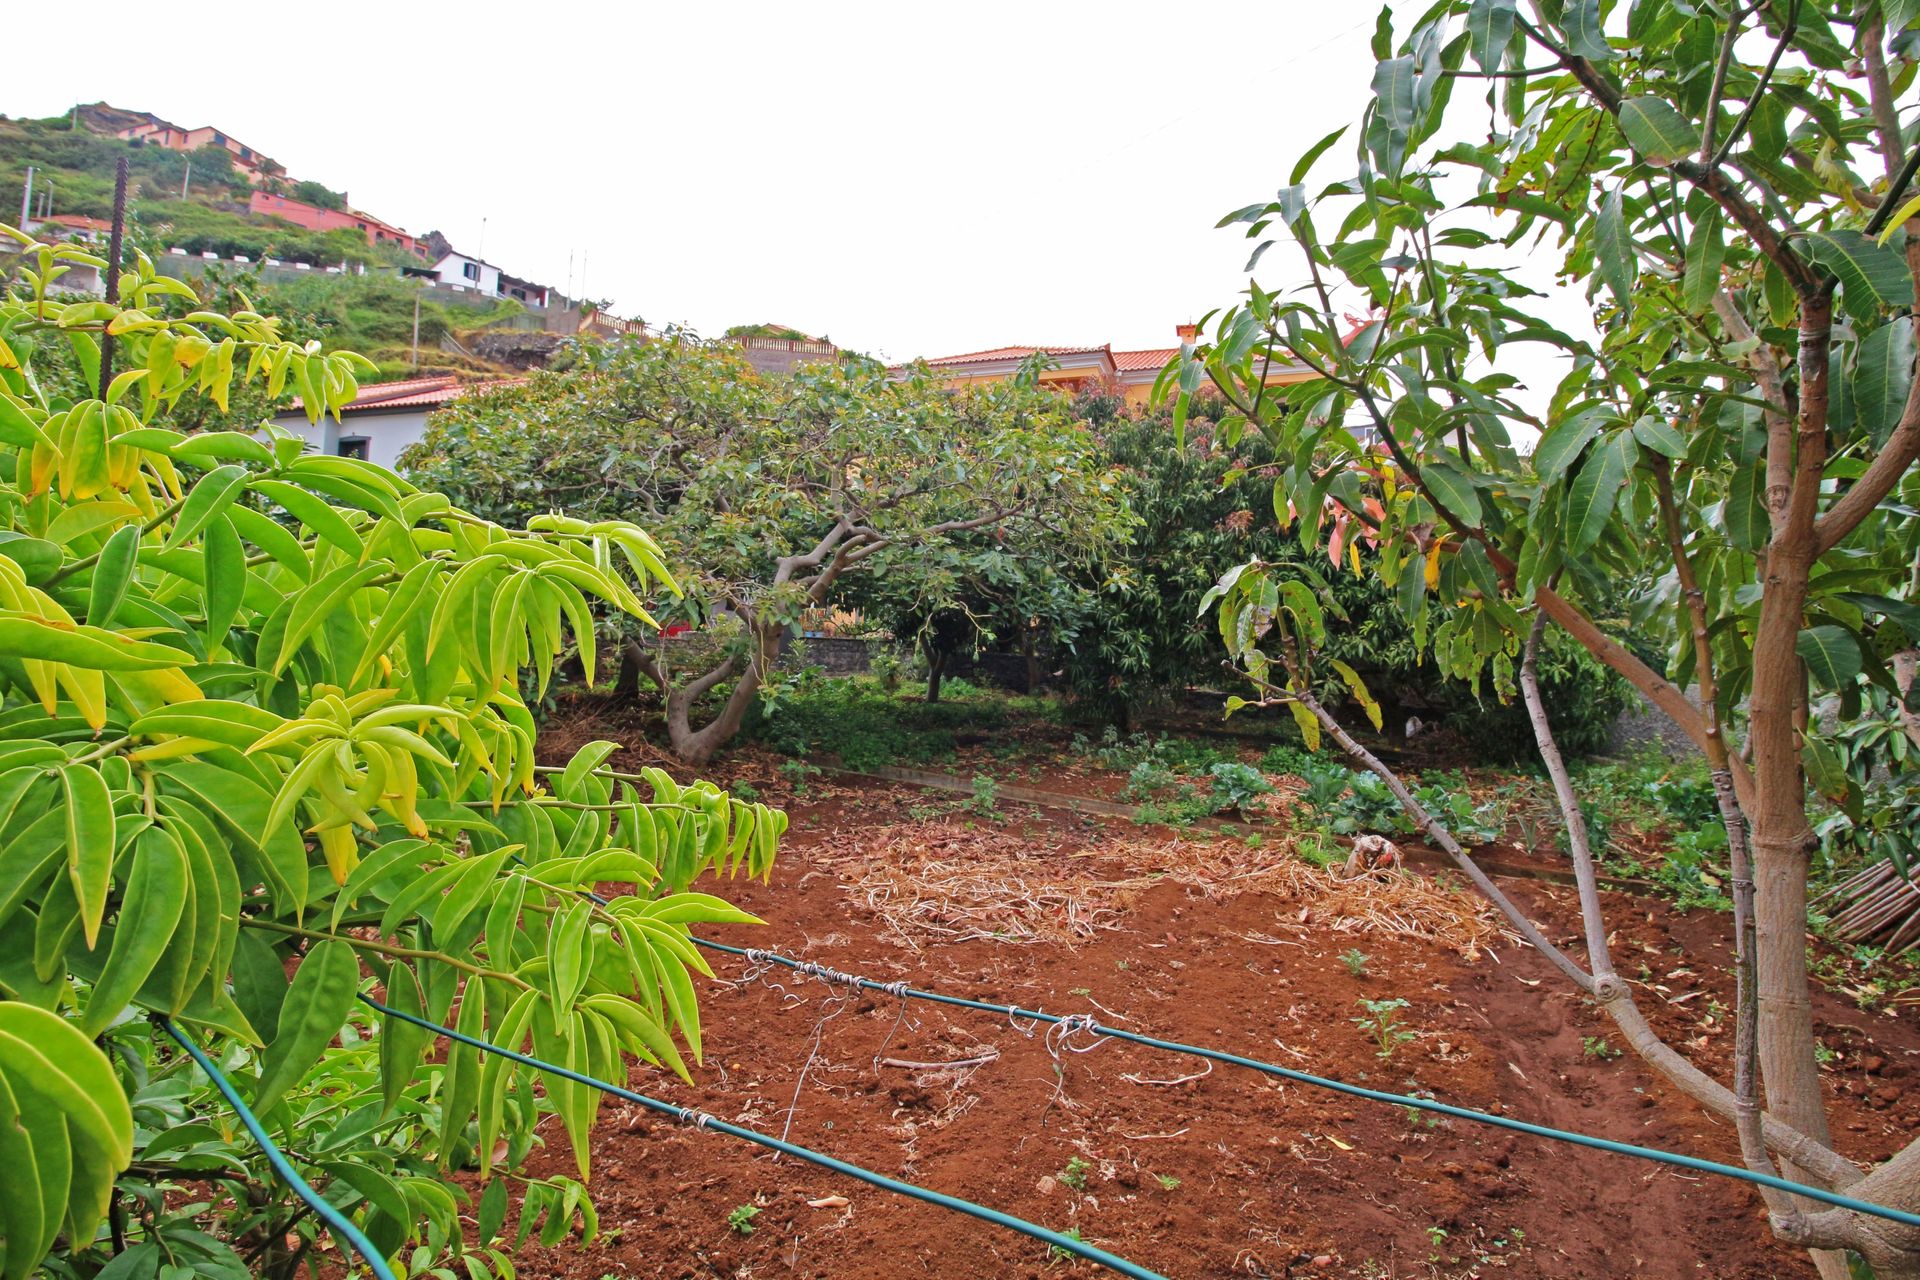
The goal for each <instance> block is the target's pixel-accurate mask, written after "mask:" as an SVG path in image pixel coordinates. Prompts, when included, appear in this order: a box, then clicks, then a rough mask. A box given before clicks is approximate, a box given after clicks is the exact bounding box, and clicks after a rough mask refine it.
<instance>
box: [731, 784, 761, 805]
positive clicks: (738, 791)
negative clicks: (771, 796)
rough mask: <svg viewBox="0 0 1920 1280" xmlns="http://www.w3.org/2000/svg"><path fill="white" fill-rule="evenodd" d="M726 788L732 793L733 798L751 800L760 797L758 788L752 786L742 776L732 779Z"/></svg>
mask: <svg viewBox="0 0 1920 1280" xmlns="http://www.w3.org/2000/svg"><path fill="white" fill-rule="evenodd" d="M727 790H728V791H731V792H732V793H733V798H734V799H736V800H746V801H749V802H751V801H754V800H758V799H759V798H760V788H758V787H756V786H754V785H753V784H752V783H751V782H748V781H747V780H746V779H744V778H741V779H737V780H736V781H734V782H733V783H732V784H731V785H729V786H728V787H727Z"/></svg>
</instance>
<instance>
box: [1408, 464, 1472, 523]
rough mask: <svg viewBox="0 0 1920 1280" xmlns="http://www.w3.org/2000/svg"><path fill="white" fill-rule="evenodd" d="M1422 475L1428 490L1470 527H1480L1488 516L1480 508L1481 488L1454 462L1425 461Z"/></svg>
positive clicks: (1421, 470) (1421, 469) (1422, 466)
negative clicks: (1456, 467) (1474, 484)
mask: <svg viewBox="0 0 1920 1280" xmlns="http://www.w3.org/2000/svg"><path fill="white" fill-rule="evenodd" d="M1420 477H1421V480H1422V481H1423V482H1424V483H1425V484H1426V486H1427V490H1428V492H1429V493H1431V494H1432V496H1433V497H1434V498H1435V499H1436V500H1437V501H1439V502H1441V503H1443V504H1444V505H1445V506H1446V508H1447V510H1449V511H1451V512H1453V514H1454V515H1456V516H1458V517H1459V518H1460V520H1461V522H1462V523H1463V524H1465V525H1466V526H1467V527H1468V528H1469V529H1477V528H1479V527H1480V524H1481V521H1483V520H1484V519H1485V518H1486V516H1485V513H1483V512H1482V511H1481V509H1480V493H1479V490H1477V489H1475V488H1474V486H1473V482H1472V481H1471V480H1469V479H1467V478H1466V477H1465V476H1464V475H1462V474H1461V473H1460V472H1459V471H1458V470H1456V469H1455V468H1454V466H1453V464H1452V463H1450V462H1438V461H1433V460H1429V461H1427V462H1424V463H1422V464H1421V465H1420Z"/></svg>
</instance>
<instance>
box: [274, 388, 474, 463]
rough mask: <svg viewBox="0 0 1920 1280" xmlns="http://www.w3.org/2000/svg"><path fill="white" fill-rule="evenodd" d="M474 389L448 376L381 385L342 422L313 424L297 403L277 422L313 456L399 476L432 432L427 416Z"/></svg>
mask: <svg viewBox="0 0 1920 1280" xmlns="http://www.w3.org/2000/svg"><path fill="white" fill-rule="evenodd" d="M484 385H490V386H497V385H501V384H498V383H489V384H484ZM469 390H471V388H469V387H463V386H461V385H460V384H459V383H458V382H457V381H455V380H454V379H453V378H452V377H450V376H446V375H441V376H438V377H431V378H410V379H408V380H406V381H404V382H379V383H374V384H373V385H371V386H365V387H361V388H360V394H359V395H358V396H356V397H355V398H354V401H353V403H352V404H350V405H347V406H346V407H345V408H344V409H342V410H341V411H340V421H338V422H335V421H334V420H333V419H332V418H331V417H328V416H325V415H322V417H321V419H320V421H319V422H317V423H309V422H308V421H307V415H306V411H305V410H304V409H302V408H301V406H300V402H299V401H298V400H295V401H294V402H293V404H292V406H291V407H289V408H287V409H285V410H283V411H282V412H280V413H278V414H275V415H274V419H273V420H274V421H275V422H276V423H278V424H279V425H280V426H282V427H285V428H286V429H287V430H288V431H291V432H293V433H294V434H295V435H298V436H301V437H303V438H304V439H305V440H306V442H307V448H308V450H309V451H310V452H313V453H325V454H332V455H334V456H336V457H344V458H365V459H366V460H367V461H369V462H377V463H379V464H380V465H381V466H383V467H389V468H391V469H393V470H396V471H397V470H399V469H400V455H401V454H402V453H404V452H405V451H406V449H407V446H409V445H412V444H416V443H418V442H419V440H420V438H421V437H422V436H424V435H425V434H426V433H427V415H428V414H430V413H432V412H433V411H434V410H435V409H438V408H440V407H441V406H442V405H445V404H449V403H451V402H452V401H454V400H457V399H459V398H460V397H461V396H462V395H464V394H465V393H466V392H467V391H469Z"/></svg>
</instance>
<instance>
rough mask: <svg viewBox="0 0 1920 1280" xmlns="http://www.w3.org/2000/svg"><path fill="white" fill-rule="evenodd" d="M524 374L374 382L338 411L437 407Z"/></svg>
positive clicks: (296, 403) (298, 404) (293, 406)
mask: <svg viewBox="0 0 1920 1280" xmlns="http://www.w3.org/2000/svg"><path fill="white" fill-rule="evenodd" d="M523 381H525V379H523V378H500V379H496V380H494V381H491V382H476V383H466V384H463V383H461V381H460V380H459V379H458V378H456V377H454V376H453V375H451V374H441V375H439V376H437V377H432V378H405V379H402V380H401V381H399V382H375V383H372V384H370V385H367V386H364V387H361V388H360V392H359V394H358V395H356V396H355V397H354V398H353V402H352V403H351V404H348V405H346V406H344V407H343V408H342V409H341V410H340V412H341V413H343V414H344V413H396V412H399V411H400V410H403V409H437V408H439V407H440V406H441V405H443V404H449V403H451V402H452V401H455V400H458V399H459V398H460V397H461V396H463V395H465V394H466V393H467V392H469V391H476V390H482V389H486V388H490V387H505V386H512V385H514V384H516V383H519V382H523ZM303 407H304V406H303V405H302V403H301V401H300V399H299V398H298V397H295V398H294V400H293V402H292V404H290V405H289V406H288V408H289V409H290V410H297V409H301V408H303Z"/></svg>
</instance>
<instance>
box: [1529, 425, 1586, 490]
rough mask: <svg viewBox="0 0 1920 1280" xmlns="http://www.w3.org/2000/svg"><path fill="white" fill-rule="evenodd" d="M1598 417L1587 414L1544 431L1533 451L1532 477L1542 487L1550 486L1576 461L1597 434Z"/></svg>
mask: <svg viewBox="0 0 1920 1280" xmlns="http://www.w3.org/2000/svg"><path fill="white" fill-rule="evenodd" d="M1601 421H1602V419H1601V415H1600V414H1598V413H1595V412H1593V411H1591V410H1588V411H1585V412H1581V413H1576V414H1573V415H1571V416H1570V417H1566V418H1562V419H1561V420H1560V421H1559V422H1556V423H1554V424H1553V425H1552V426H1551V427H1548V428H1547V430H1546V432H1545V433H1544V434H1543V435H1542V436H1541V437H1540V443H1539V445H1538V446H1537V447H1536V448H1535V449H1534V451H1533V470H1534V474H1535V475H1537V476H1539V477H1540V481H1541V483H1542V484H1552V483H1553V482H1554V481H1555V480H1558V479H1559V478H1560V477H1561V476H1562V475H1564V474H1566V472H1567V470H1568V468H1570V467H1572V466H1573V464H1574V463H1575V462H1577V461H1579V460H1580V456H1581V455H1582V454H1584V453H1585V452H1586V451H1587V446H1588V445H1589V444H1591V443H1592V442H1593V438H1594V437H1595V436H1596V435H1598V434H1600V424H1601Z"/></svg>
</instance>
